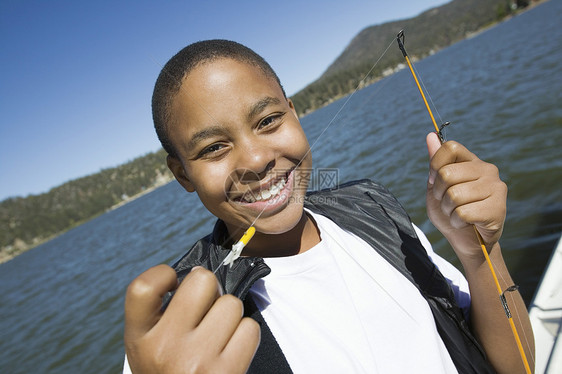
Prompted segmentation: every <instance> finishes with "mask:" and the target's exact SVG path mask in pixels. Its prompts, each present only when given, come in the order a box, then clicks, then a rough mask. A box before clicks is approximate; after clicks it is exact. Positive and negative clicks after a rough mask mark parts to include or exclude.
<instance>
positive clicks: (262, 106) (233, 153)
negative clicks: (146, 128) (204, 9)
mask: <svg viewBox="0 0 562 374" xmlns="http://www.w3.org/2000/svg"><path fill="white" fill-rule="evenodd" d="M171 104H172V105H171V110H170V112H171V120H170V123H171V125H170V128H169V132H168V134H169V137H170V139H171V141H172V143H173V145H174V146H175V148H176V150H177V154H178V159H176V158H172V157H169V158H168V166H169V167H170V169H171V170H172V172H173V173H174V175H175V176H176V179H177V180H178V181H179V182H180V183H181V184H182V186H183V187H184V188H185V189H186V190H187V191H189V192H193V191H196V192H197V194H198V195H199V198H200V199H201V201H202V202H203V204H204V205H205V207H206V208H207V209H208V210H209V211H210V212H211V213H213V214H214V215H215V216H217V217H219V218H220V219H222V220H223V221H224V222H225V223H226V225H227V227H228V230H229V232H230V233H231V234H233V233H235V232H236V231H237V230H240V229H243V230H245V229H247V228H248V227H249V226H250V225H251V224H252V222H253V221H254V219H255V218H256V217H257V216H258V215H259V214H260V213H261V212H262V211H263V213H262V214H261V216H260V218H259V220H258V221H257V222H256V223H255V227H256V229H257V230H258V231H259V232H262V233H267V234H278V233H284V232H287V231H289V230H290V229H292V228H293V227H294V226H295V225H296V224H297V223H298V222H299V220H300V219H301V217H302V214H303V198H304V195H305V193H306V188H307V185H308V180H309V178H310V171H311V166H312V159H311V155H310V147H309V145H308V141H307V139H306V136H305V134H304V131H303V130H302V127H301V125H300V122H299V120H298V117H297V114H296V112H295V109H294V107H293V104H292V102H291V101H290V100H287V99H286V98H285V96H284V95H283V92H282V90H281V87H280V86H279V84H278V83H277V82H276V81H275V79H274V78H271V77H269V76H267V75H265V73H264V72H263V71H262V70H261V69H259V68H258V67H255V66H253V65H249V64H246V63H243V62H239V61H236V60H233V59H227V58H222V59H219V60H216V61H212V62H206V63H203V64H202V65H200V66H198V67H196V68H195V69H193V70H192V71H191V72H190V73H189V74H188V75H187V76H186V77H185V78H184V79H183V82H182V87H181V89H180V91H179V92H178V94H177V95H176V96H175V98H174V100H173V101H172V103H171Z"/></svg>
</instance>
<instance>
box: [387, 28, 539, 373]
mask: <svg viewBox="0 0 562 374" xmlns="http://www.w3.org/2000/svg"><path fill="white" fill-rule="evenodd" d="M404 39H405V37H404V30H401V31H400V32H399V33H398V35H397V36H396V41H397V43H398V48H400V51H402V55H403V56H404V59H405V60H406V62H407V63H408V67H409V68H410V71H411V73H412V76H413V78H414V81H415V82H416V85H417V86H418V90H419V92H420V95H421V97H422V99H423V101H424V104H425V106H426V109H427V111H428V113H429V116H430V117H431V120H432V122H433V126H434V127H435V130H436V131H437V135H438V137H439V141H440V142H441V144H443V143H444V137H443V135H442V133H441V131H442V129H443V127H445V126H447V125H448V124H449V123H448V122H446V123H444V124H443V125H442V126H441V128H439V127H438V126H437V123H436V122H435V118H434V117H433V113H432V112H431V108H430V107H429V104H428V103H427V100H426V98H425V95H424V91H423V90H422V88H421V86H420V84H419V81H418V78H417V76H416V73H415V72H414V68H413V67H412V64H411V63H410V59H409V58H408V54H407V53H406V49H405V47H404ZM472 228H473V229H474V233H475V235H476V237H477V238H478V243H479V244H480V248H481V250H482V253H483V254H484V258H485V259H486V263H487V264H488V268H489V269H490V273H491V274H492V278H493V279H494V284H495V285H496V288H497V291H498V294H499V297H500V302H501V304H502V307H503V309H504V312H505V315H506V317H507V319H508V321H509V325H510V327H511V331H512V333H513V337H514V339H515V343H516V345H517V349H518V350H519V355H520V356H521V360H522V361H523V365H524V367H525V371H526V372H527V373H529V374H530V373H531V368H530V367H529V363H528V361H527V357H526V355H525V351H524V349H523V346H522V344H521V339H520V338H519V334H518V332H517V328H516V327H515V323H514V322H513V317H512V315H511V312H510V310H509V307H508V305H507V301H506V300H505V295H504V294H505V293H506V292H511V291H514V290H516V288H515V287H514V286H512V287H509V288H508V289H507V290H505V291H504V290H502V288H501V286H500V283H499V281H498V277H497V276H496V271H495V270H494V266H493V265H492V261H491V259H490V256H489V255H488V250H487V249H486V244H485V243H484V239H483V238H482V236H481V235H480V232H478V229H477V228H476V226H475V225H472ZM500 275H501V273H500ZM504 282H505V280H504ZM523 334H525V330H523ZM525 339H527V338H526V337H525Z"/></svg>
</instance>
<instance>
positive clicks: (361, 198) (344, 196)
mask: <svg viewBox="0 0 562 374" xmlns="http://www.w3.org/2000/svg"><path fill="white" fill-rule="evenodd" d="M304 205H305V207H306V208H307V209H309V210H311V211H312V212H315V213H318V214H321V215H324V216H326V217H328V218H329V219H331V220H332V221H334V222H335V223H336V224H337V225H338V226H340V227H341V228H343V229H345V230H347V231H349V232H351V233H353V234H355V235H357V236H358V237H360V238H362V239H363V240H364V241H366V242H367V243H368V244H369V245H370V246H371V247H372V248H373V249H374V250H376V251H377V252H378V253H379V254H380V255H381V256H382V257H383V258H385V259H386V260H387V261H388V262H389V263H390V264H392V265H393V266H394V267H395V268H396V269H397V270H398V271H400V272H401V273H402V274H403V275H404V276H405V277H406V278H407V279H408V280H410V281H411V282H412V283H413V284H414V285H415V286H416V287H417V288H418V290H419V291H420V293H421V295H422V296H423V297H424V298H425V299H426V301H427V303H428V304H429V307H430V308H431V311H432V313H433V316H434V318H435V323H436V326H437V330H438V332H439V335H440V336H441V339H442V340H443V342H444V344H445V346H446V347H447V350H448V352H449V354H450V356H451V359H452V361H453V363H454V364H455V367H456V368H457V370H458V372H459V373H462V374H464V373H475V374H476V373H478V374H480V373H494V372H495V371H494V369H493V368H492V366H491V365H490V363H489V362H488V361H487V359H486V355H485V353H484V350H483V349H482V347H481V346H480V344H479V343H478V342H477V341H476V339H475V338H474V336H473V335H472V333H471V331H470V329H469V327H468V324H467V322H466V320H465V319H464V315H463V313H462V311H461V310H460V308H459V307H458V306H457V304H456V301H455V298H454V294H453V292H452V290H451V287H450V286H449V284H448V283H447V281H446V279H445V278H444V277H443V275H442V274H441V273H440V272H439V270H438V269H437V267H436V266H435V265H434V264H433V262H432V261H431V259H430V258H429V256H428V255H427V252H426V251H425V249H424V248H423V246H422V244H421V243H420V241H419V239H418V238H417V236H416V234H415V231H414V228H413V227H412V224H411V220H410V217H409V216H408V214H407V213H406V211H405V210H404V208H402V206H401V205H400V203H399V202H398V201H397V200H396V198H395V197H394V196H393V195H392V194H391V193H390V192H389V191H388V190H387V189H386V188H385V187H383V186H382V185H380V184H378V183H375V182H373V181H370V180H361V181H355V182H350V183H347V184H344V185H340V186H338V187H336V188H333V189H329V190H322V191H318V192H312V193H308V194H307V198H306V200H305V203H304ZM225 239H226V227H225V226H224V223H223V222H222V221H220V220H219V221H218V222H217V224H216V225H215V229H214V230H213V233H212V234H211V235H209V236H207V237H205V238H203V239H201V240H200V241H198V242H197V243H196V244H195V245H194V246H193V247H192V248H191V250H190V251H189V252H187V254H186V255H184V256H183V257H182V258H181V259H180V260H179V261H177V262H176V263H175V264H174V265H173V267H174V269H175V270H176V272H177V274H178V278H179V279H180V281H181V280H182V279H183V278H184V277H185V276H186V275H187V274H188V273H189V271H191V268H193V267H194V266H203V267H205V268H207V269H216V268H217V267H218V266H219V264H220V263H221V262H222V260H223V259H224V258H225V257H226V255H227V254H228V252H229V249H227V248H224V247H222V246H221V245H220V243H224V242H225ZM269 272H270V269H269V267H268V266H267V265H266V264H265V263H264V261H263V259H261V258H257V257H241V258H240V259H238V260H237V261H236V262H235V263H234V265H233V266H232V268H229V267H227V266H223V267H221V268H220V269H219V271H218V272H217V277H218V278H219V281H220V282H221V284H222V285H223V287H224V289H225V292H227V293H231V294H233V295H235V296H237V297H239V298H240V299H242V300H243V301H244V307H245V310H244V313H245V315H247V316H250V317H252V318H253V319H255V320H256V321H258V323H259V324H260V326H261V343H260V346H259V347H258V350H257V352H256V355H255V356H254V360H253V361H252V364H251V366H250V368H249V370H248V372H249V373H291V369H290V367H289V364H288V363H287V361H286V359H285V356H284V355H283V352H282V351H281V348H280V347H279V345H278V344H277V341H276V340H275V337H274V336H273V334H272V333H271V331H270V330H269V327H268V326H267V324H266V323H265V320H264V319H263V316H262V315H261V313H260V312H259V310H258V309H257V307H256V306H255V304H254V302H253V300H252V298H251V297H250V296H248V291H249V290H250V287H251V286H252V284H253V283H254V282H255V281H256V280H257V279H259V278H262V277H264V276H266V275H267V274H269ZM169 296H171V295H169ZM167 301H169V300H167ZM167 301H165V305H167ZM404 354H405V355H407V354H408V353H407V352H404Z"/></svg>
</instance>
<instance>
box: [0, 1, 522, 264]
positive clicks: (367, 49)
mask: <svg viewBox="0 0 562 374" xmlns="http://www.w3.org/2000/svg"><path fill="white" fill-rule="evenodd" d="M516 3H517V4H516V6H524V5H525V4H526V2H525V1H523V0H518V1H517V2H516ZM511 4H515V1H514V0H454V1H452V2H450V3H447V4H445V5H443V6H440V7H437V8H433V9H430V10H428V11H426V12H423V13H422V14H420V15H419V16H417V17H414V18H410V19H405V20H400V21H394V22H388V23H385V24H382V25H376V26H371V27H367V28H366V29H364V30H362V31H361V32H360V33H359V34H357V36H356V37H355V38H353V40H352V41H351V42H350V43H349V45H348V46H347V47H346V48H345V50H344V51H343V52H342V53H341V55H340V56H339V57H338V58H337V59H336V60H335V61H334V62H333V63H332V64H331V65H330V66H329V67H328V69H326V71H325V72H324V73H323V74H322V76H321V77H320V78H319V79H317V80H316V81H314V82H312V83H311V84H309V85H308V86H307V87H305V88H304V89H303V90H301V91H300V92H298V93H297V94H295V95H294V96H293V97H292V98H291V99H292V100H293V102H294V103H295V106H296V108H297V110H298V111H299V114H301V115H302V114H306V113H308V112H310V111H312V110H314V109H317V108H319V107H322V106H324V105H326V104H328V103H330V102H331V101H334V100H335V99H337V98H339V97H341V96H343V95H346V94H348V93H351V92H352V91H353V90H355V89H356V88H357V87H362V86H364V85H367V84H369V83H372V82H374V81H376V80H378V79H379V78H380V77H382V76H384V75H386V74H389V73H391V72H392V71H394V68H395V67H396V66H397V65H398V64H400V63H403V57H402V54H401V53H400V51H399V50H398V47H397V46H395V45H393V46H391V48H390V49H389V52H388V53H386V54H384V56H383V57H382V58H381V60H380V62H379V63H377V65H376V68H375V69H373V71H370V70H371V68H372V66H373V65H374V63H375V61H377V59H378V58H379V56H380V55H381V54H382V53H383V52H384V50H385V49H386V48H387V47H388V46H389V43H393V44H396V42H395V38H396V34H397V33H398V31H400V30H401V29H404V30H405V33H406V46H407V49H408V53H409V54H410V56H411V57H412V59H413V60H415V59H416V58H418V59H419V58H422V57H424V56H427V55H428V54H430V53H432V52H434V51H437V50H439V49H442V48H444V47H446V46H448V45H451V44H452V43H454V42H456V41H458V40H461V39H463V38H465V37H466V36H468V35H470V34H471V33H474V32H476V31H478V30H480V29H482V28H483V27H485V26H487V25H490V24H492V23H493V22H495V21H497V20H499V19H501V18H503V17H505V16H507V15H509V13H510V12H511V11H512V9H513V8H512V6H511ZM368 72H370V73H369V75H368V76H367V77H366V75H367V73H368ZM165 157H166V154H165V152H164V151H163V150H160V151H158V152H154V153H149V154H147V155H145V156H142V157H139V158H137V159H135V160H132V161H130V162H128V163H126V164H124V165H121V166H118V167H115V168H109V169H104V170H101V171H100V172H99V173H96V174H92V175H89V176H86V177H83V178H79V179H76V180H73V181H70V182H67V183H64V184H62V185H61V186H59V187H55V188H53V189H51V190H50V191H49V192H47V193H44V194H40V195H30V196H27V197H15V198H9V199H6V200H4V201H2V202H0V263H1V262H4V261H7V260H9V259H10V258H12V257H14V256H16V255H17V254H19V253H21V252H22V251H24V250H27V249H29V248H32V247H34V246H36V245H38V244H40V243H42V242H44V241H45V240H48V239H50V238H52V237H53V236H55V235H58V234H60V233H62V232H64V231H66V230H68V229H70V228H72V227H74V226H77V225H79V224H80V223H82V222H85V221H87V220H89V219H91V218H93V217H95V216H97V215H99V214H102V213H104V212H105V211H107V210H108V209H112V208H114V207H116V206H118V205H121V204H123V203H125V202H127V201H130V200H131V198H134V196H137V195H139V194H142V193H145V192H147V191H150V190H151V189H153V188H155V187H157V186H160V185H162V184H163V183H165V182H167V181H169V180H171V179H172V175H171V173H170V172H169V170H168V169H167V167H166V163H165Z"/></svg>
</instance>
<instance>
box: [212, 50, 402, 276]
mask: <svg viewBox="0 0 562 374" xmlns="http://www.w3.org/2000/svg"><path fill="white" fill-rule="evenodd" d="M393 43H394V40H392V41H391V42H390V43H389V44H388V47H386V49H385V50H384V52H383V53H382V54H381V56H380V57H379V58H378V59H377V61H376V62H375V63H374V64H373V66H371V68H370V69H369V71H368V72H367V74H366V75H365V76H364V77H363V78H362V79H361V80H360V81H359V83H358V84H357V87H355V89H354V90H353V92H352V93H351V94H350V95H349V96H348V98H347V100H346V101H345V102H344V104H343V105H342V106H341V107H340V109H339V110H338V111H337V113H336V114H335V115H334V116H333V117H332V119H331V120H330V122H329V123H328V125H327V126H326V127H325V128H324V129H323V130H322V132H321V133H320V134H319V135H318V136H317V137H316V140H315V141H314V143H313V144H312V145H311V146H310V147H309V148H308V150H307V151H306V153H305V154H304V156H303V157H302V158H301V159H300V160H299V162H298V163H297V165H296V166H295V167H294V168H293V170H295V171H296V170H297V169H298V167H299V166H300V165H301V164H302V162H303V161H304V159H305V158H306V157H307V156H308V154H309V153H310V152H311V151H312V148H313V147H314V146H315V145H316V144H317V143H318V141H319V140H320V138H321V137H322V135H324V133H325V132H326V131H327V130H328V128H330V126H331V125H332V124H333V123H334V121H335V119H336V118H337V117H338V115H339V114H340V113H341V112H342V111H343V109H344V108H345V107H346V105H347V103H348V102H349V101H350V100H351V98H352V97H353V96H354V95H355V93H356V92H357V91H358V90H359V87H361V84H362V83H363V82H364V81H365V80H366V79H367V77H368V76H369V75H370V74H371V72H372V71H373V70H374V69H375V67H376V66H377V64H378V63H379V61H380V60H381V59H382V58H383V57H384V56H385V54H386V53H387V51H388V50H389V49H390V47H391V46H392V44H393ZM211 118H212V117H211ZM297 119H298V118H297ZM293 183H294V179H293ZM293 187H294V186H293ZM266 208H267V205H265V206H264V207H263V209H262V211H261V212H260V213H259V214H258V216H257V217H256V219H254V222H253V223H252V224H251V225H250V227H249V228H248V230H246V233H245V234H244V236H243V237H242V239H240V240H239V241H238V242H237V243H235V244H234V246H233V250H231V254H232V256H230V255H231V254H229V255H228V256H227V257H226V258H225V259H224V260H223V262H222V263H221V264H220V265H219V266H218V267H217V269H215V270H214V271H213V273H216V271H218V269H219V268H220V267H221V266H222V265H227V264H228V265H230V266H232V263H233V261H235V260H236V259H237V258H238V257H240V254H241V252H242V250H243V249H244V247H245V246H246V245H247V244H248V242H249V240H250V239H251V238H252V236H253V233H252V235H250V236H246V234H247V233H248V232H249V231H251V229H252V228H253V229H254V232H255V228H254V224H255V223H256V221H257V220H258V218H259V217H260V216H261V215H262V213H263V212H264V211H265V209H266ZM243 239H247V240H245V241H244V240H243Z"/></svg>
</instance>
